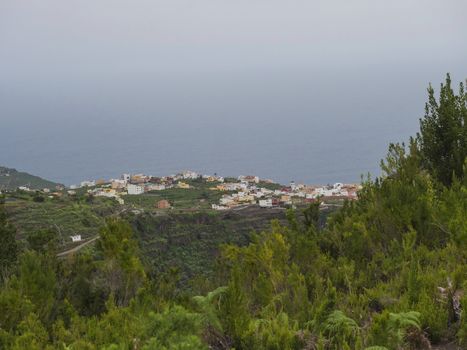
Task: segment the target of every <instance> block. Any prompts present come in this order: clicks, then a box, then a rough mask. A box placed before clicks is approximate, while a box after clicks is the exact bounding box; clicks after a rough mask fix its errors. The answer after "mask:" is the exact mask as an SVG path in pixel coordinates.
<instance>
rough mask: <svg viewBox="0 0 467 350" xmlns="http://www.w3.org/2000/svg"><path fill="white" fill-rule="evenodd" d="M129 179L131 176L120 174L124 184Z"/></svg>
mask: <svg viewBox="0 0 467 350" xmlns="http://www.w3.org/2000/svg"><path fill="white" fill-rule="evenodd" d="M130 179H131V175H130V174H122V180H123V181H125V182H129V181H130Z"/></svg>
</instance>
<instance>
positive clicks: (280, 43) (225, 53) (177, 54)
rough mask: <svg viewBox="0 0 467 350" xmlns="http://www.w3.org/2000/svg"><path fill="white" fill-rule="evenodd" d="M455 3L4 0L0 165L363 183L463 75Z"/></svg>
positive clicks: (60, 175)
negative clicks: (428, 103) (436, 95)
mask: <svg viewBox="0 0 467 350" xmlns="http://www.w3.org/2000/svg"><path fill="white" fill-rule="evenodd" d="M466 13H467V2H466V1H463V0H446V1H432V0H423V1H422V0H395V1H380V0H354V1H348V0H346V1H344V0H331V1H329V0H328V1H321V0H320V1H314V0H307V1H305V0H287V1H279V0H248V1H247V0H235V1H233V0H230V1H227V0H197V1H193V0H191V1H188V0H170V1H160V0H151V1H150V0H132V1H130V0H125V1H124V0H92V1H91V0H79V1H78V0H68V1H63V0H0V149H1V152H0V164H2V165H5V166H10V167H16V168H18V169H21V170H25V171H29V172H32V173H34V174H38V175H41V176H44V177H47V178H50V179H52V180H56V181H60V182H64V183H67V184H70V183H73V182H77V181H79V180H80V179H82V180H84V179H86V178H92V177H97V176H103V177H110V176H118V175H119V173H120V172H123V171H134V172H137V171H146V172H153V173H155V174H161V175H163V173H166V172H171V171H176V170H183V169H186V168H189V167H190V168H195V170H199V171H205V172H209V171H210V172H228V173H229V174H228V175H230V174H232V175H237V174H240V173H245V172H253V173H258V174H259V175H262V176H265V177H272V178H274V179H277V180H281V181H289V180H292V179H294V180H298V181H304V182H323V181H324V182H325V181H337V180H339V179H341V178H343V180H348V181H350V180H358V178H359V176H360V174H362V173H366V172H371V173H373V174H375V173H377V172H378V162H379V160H380V159H381V158H382V157H384V154H385V151H386V149H387V144H388V143H389V142H397V141H403V140H405V139H407V137H408V136H409V135H413V134H414V133H415V132H416V130H417V127H418V118H420V117H422V116H423V109H424V103H425V100H426V87H427V86H428V84H429V83H430V82H431V83H433V85H434V86H435V87H438V86H439V84H440V83H441V81H442V80H443V79H444V76H445V74H446V73H447V72H450V73H451V76H452V78H453V80H454V81H455V82H456V83H457V82H459V81H461V80H464V79H465V78H467V65H466V64H465V63H466V62H467V45H466V42H467V31H466V30H465V14H466Z"/></svg>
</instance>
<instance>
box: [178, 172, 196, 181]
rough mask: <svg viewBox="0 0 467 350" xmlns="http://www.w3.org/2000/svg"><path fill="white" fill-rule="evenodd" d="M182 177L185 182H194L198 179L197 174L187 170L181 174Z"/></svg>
mask: <svg viewBox="0 0 467 350" xmlns="http://www.w3.org/2000/svg"><path fill="white" fill-rule="evenodd" d="M182 177H183V179H185V180H196V179H197V178H199V174H198V173H196V172H194V171H190V170H187V171H184V172H183V173H182Z"/></svg>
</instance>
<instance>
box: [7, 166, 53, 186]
mask: <svg viewBox="0 0 467 350" xmlns="http://www.w3.org/2000/svg"><path fill="white" fill-rule="evenodd" d="M57 185H59V184H58V183H55V182H52V181H48V180H45V179H43V178H41V177H39V176H34V175H31V174H28V173H25V172H21V171H18V170H16V169H10V168H6V167H2V166H0V190H14V189H16V188H18V187H19V186H27V187H29V188H31V189H43V188H51V189H52V188H55V186H57Z"/></svg>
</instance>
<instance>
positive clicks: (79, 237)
mask: <svg viewBox="0 0 467 350" xmlns="http://www.w3.org/2000/svg"><path fill="white" fill-rule="evenodd" d="M70 238H71V241H72V242H81V241H82V239H81V235H74V236H70Z"/></svg>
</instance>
